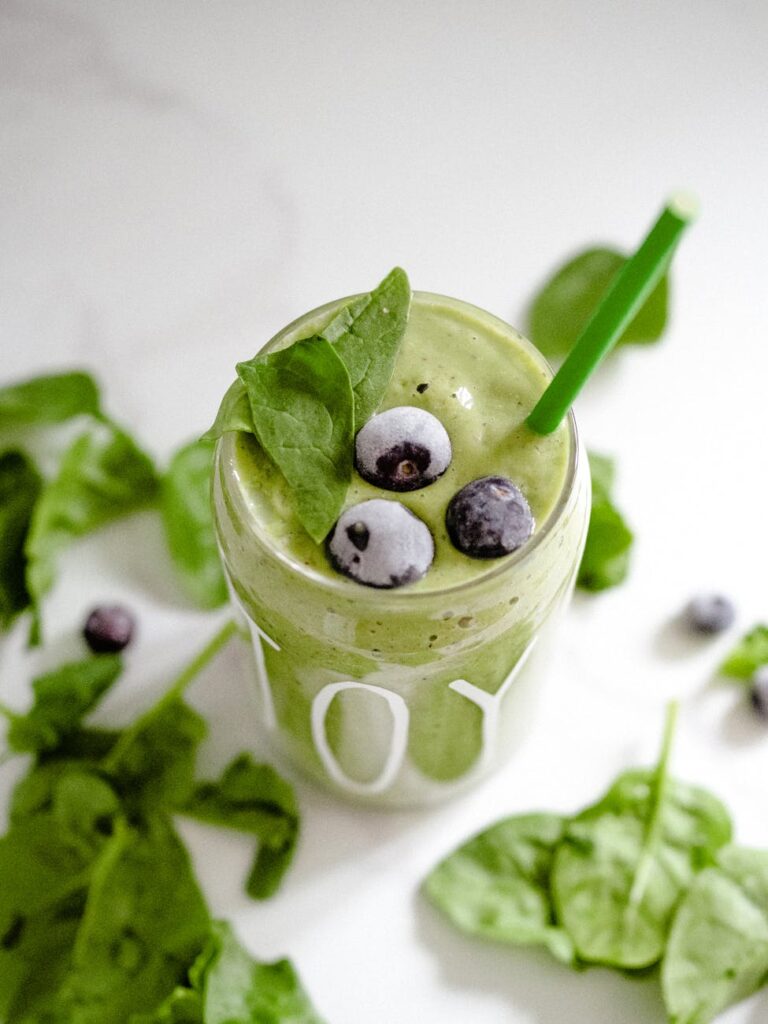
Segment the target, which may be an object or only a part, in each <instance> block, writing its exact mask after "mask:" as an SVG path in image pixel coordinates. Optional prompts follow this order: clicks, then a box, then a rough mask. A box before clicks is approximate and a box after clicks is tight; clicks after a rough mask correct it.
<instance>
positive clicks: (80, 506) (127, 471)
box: [25, 423, 157, 642]
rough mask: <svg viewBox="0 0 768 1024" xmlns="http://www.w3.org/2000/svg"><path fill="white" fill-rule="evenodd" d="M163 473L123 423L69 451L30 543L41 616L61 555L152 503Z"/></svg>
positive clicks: (102, 428)
mask: <svg viewBox="0 0 768 1024" xmlns="http://www.w3.org/2000/svg"><path fill="white" fill-rule="evenodd" d="M156 491H157V477H156V475H155V470H154V467H153V465H152V462H151V461H150V459H149V457H148V456H147V455H145V454H144V452H142V451H141V450H140V449H139V448H138V447H137V446H136V444H135V442H134V441H133V440H132V439H131V438H130V437H129V436H128V435H127V434H126V433H125V432H124V431H122V430H121V429H120V428H119V427H117V426H115V425H113V424H107V423H100V424H97V425H96V426H95V427H94V429H93V430H90V431H88V432H87V433H85V434H82V435H81V436H80V437H78V438H77V439H76V440H75V441H74V442H73V444H72V445H71V447H70V448H69V449H68V450H67V451H66V453H65V454H64V457H63V458H62V461H61V464H60V466H59V471H58V474H57V475H56V477H55V478H54V479H53V480H52V481H51V482H50V483H48V484H47V485H46V486H45V487H44V488H43V492H42V495H41V497H40V499H39V501H38V503H37V505H36V507H35V511H34V514H33V516H32V524H31V526H30V529H29V533H28V535H27V541H26V545H25V550H26V555H27V560H28V564H27V588H28V590H29V593H30V595H31V597H32V601H33V604H34V605H35V607H36V609H37V612H38V618H37V621H36V625H35V627H34V628H33V633H32V641H33V642H38V641H39V639H40V626H39V604H40V601H41V599H42V597H43V595H44V594H46V593H47V591H48V590H49V589H50V587H51V586H52V584H53V581H54V577H55V572H56V559H57V557H58V555H59V553H60V552H61V551H62V550H63V549H64V548H65V547H66V546H67V545H68V544H69V543H70V542H71V541H73V540H75V539H76V538H78V537H82V536H84V535H85V534H87V533H89V532H90V531H92V530H95V529H97V528H98V527H100V526H103V525H104V524H105V523H108V522H110V521H111V520H112V519H116V518H118V517H119V516H122V515H125V514H126V513H127V512H132V511H134V510H136V509H137V508H140V507H142V506H143V505H146V504H147V503H148V502H150V501H152V500H153V499H154V497H155V494H156Z"/></svg>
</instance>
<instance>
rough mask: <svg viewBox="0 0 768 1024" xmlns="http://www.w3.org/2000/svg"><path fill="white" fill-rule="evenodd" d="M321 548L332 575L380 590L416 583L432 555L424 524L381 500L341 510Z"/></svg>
mask: <svg viewBox="0 0 768 1024" xmlns="http://www.w3.org/2000/svg"><path fill="white" fill-rule="evenodd" d="M326 545H327V550H328V557H329V558H330V560H331V564H332V565H333V567H334V569H336V570H337V571H338V572H340V573H343V574H344V575H345V576H349V577H350V578H351V579H353V580H356V581H357V582H358V583H363V584H364V585H365V586H367V587H382V588H386V589H389V588H392V587H402V586H403V585H404V584H405V583H413V582H415V581H416V580H420V579H421V578H422V576H424V575H425V573H426V571H427V569H429V567H430V565H431V564H432V559H433V558H434V556H435V545H434V541H433V540H432V534H431V533H430V532H429V528H428V527H427V525H426V524H425V523H423V522H422V521H421V519H419V518H418V516H415V515H414V514H413V512H411V511H410V509H407V508H406V507H405V505H401V504H400V502H399V501H385V500H384V499H383V498H373V499H371V500H370V501H363V502H361V503H360V504H359V505H353V506H352V507H351V508H348V509H346V511H344V512H342V514H341V515H340V516H339V519H338V521H337V523H336V525H335V526H334V528H333V530H332V531H331V533H330V534H329V536H328V540H327V541H326Z"/></svg>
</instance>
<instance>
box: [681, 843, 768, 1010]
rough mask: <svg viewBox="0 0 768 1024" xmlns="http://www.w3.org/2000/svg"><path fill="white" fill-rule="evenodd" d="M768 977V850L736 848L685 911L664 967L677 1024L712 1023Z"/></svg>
mask: <svg viewBox="0 0 768 1024" xmlns="http://www.w3.org/2000/svg"><path fill="white" fill-rule="evenodd" d="M766 979H768V852H766V851H765V850H750V849H744V848H740V847H737V846H729V847H726V849H724V850H721V852H720V854H719V855H718V858H717V864H716V865H714V866H712V867H709V868H706V869H705V870H704V871H702V872H701V874H700V875H698V877H697V878H696V879H695V880H694V882H693V884H692V885H691V888H690V889H689V890H688V893H687V895H686V896H685V897H684V899H683V900H682V902H681V904H680V906H679V907H678V909H677V912H676V914H675V918H674V921H673V924H672V930H671V932H670V936H669V943H668V946H667V952H666V955H665V957H664V962H663V964H662V970H661V984H662V991H663V993H664V1003H665V1005H666V1008H667V1012H668V1013H669V1019H670V1020H671V1021H673V1022H674V1024H708V1022H709V1021H711V1020H713V1019H714V1018H715V1017H716V1016H717V1014H718V1013H720V1011H721V1010H724V1009H725V1008H726V1007H727V1006H731V1005H732V1004H733V1003H737V1002H739V1001H740V1000H742V999H746V997H747V996H749V995H751V994H752V993H753V992H756V991H757V989H759V988H760V987H761V986H762V985H764V984H765V983H766Z"/></svg>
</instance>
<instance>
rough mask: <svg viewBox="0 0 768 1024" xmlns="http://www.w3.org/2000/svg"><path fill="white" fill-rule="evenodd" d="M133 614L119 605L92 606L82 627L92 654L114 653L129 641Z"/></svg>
mask: <svg viewBox="0 0 768 1024" xmlns="http://www.w3.org/2000/svg"><path fill="white" fill-rule="evenodd" d="M133 629H134V620H133V616H132V615H131V613H130V612H129V611H127V610H126V609H125V608H121V607H120V605H104V606H103V607H101V608H94V610H93V611H92V612H91V614H90V615H89V616H88V619H87V620H86V623H85V627H84V628H83V636H84V637H85V642H86V643H87V644H88V646H89V647H90V648H91V650H92V651H93V653H94V654H116V653H117V652H118V651H122V649H123V648H124V647H126V646H127V645H128V644H129V643H130V642H131V637H132V636H133Z"/></svg>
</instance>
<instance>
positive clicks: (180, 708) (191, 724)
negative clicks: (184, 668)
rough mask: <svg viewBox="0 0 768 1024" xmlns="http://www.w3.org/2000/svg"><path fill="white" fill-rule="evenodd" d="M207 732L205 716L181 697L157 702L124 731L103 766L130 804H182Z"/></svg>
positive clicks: (192, 778)
mask: <svg viewBox="0 0 768 1024" xmlns="http://www.w3.org/2000/svg"><path fill="white" fill-rule="evenodd" d="M206 732H207V728H206V724H205V721H204V719H203V718H201V717H200V715H198V713H197V712H196V711H193V710H192V708H191V707H189V705H188V704H185V702H184V701H183V700H180V699H179V698H176V699H174V700H170V701H165V700H162V701H160V702H159V703H158V704H157V705H156V706H155V707H154V708H150V710H149V711H148V712H146V713H145V714H143V715H142V716H141V718H139V719H137V721H136V722H135V723H134V724H133V725H132V726H130V727H129V728H128V729H126V730H125V731H124V732H123V734H122V735H121V737H120V739H119V740H118V741H117V743H116V744H115V746H114V747H113V748H112V750H111V751H110V752H109V754H107V756H106V758H105V759H104V761H103V763H102V769H103V771H105V772H106V773H107V774H108V775H109V777H110V778H111V779H113V780H114V783H115V786H116V787H117V789H118V792H120V793H121V794H122V796H123V799H125V800H126V801H128V802H129V803H131V804H139V805H141V806H142V807H146V806H147V805H158V804H166V805H170V806H175V805H177V804H181V803H184V801H186V800H187V799H188V798H189V795H190V793H191V792H192V789H193V785H194V774H195V758H196V756H197V748H198V746H199V745H200V742H201V741H202V740H203V738H204V737H205V734H206Z"/></svg>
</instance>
